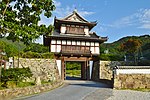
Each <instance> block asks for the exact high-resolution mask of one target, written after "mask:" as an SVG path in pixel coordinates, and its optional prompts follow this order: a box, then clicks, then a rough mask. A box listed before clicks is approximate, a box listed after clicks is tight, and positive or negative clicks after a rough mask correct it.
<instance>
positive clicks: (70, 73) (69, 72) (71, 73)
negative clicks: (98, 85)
mask: <svg viewBox="0 0 150 100" xmlns="http://www.w3.org/2000/svg"><path fill="white" fill-rule="evenodd" d="M66 75H67V76H71V77H73V76H75V77H80V76H81V70H66Z"/></svg>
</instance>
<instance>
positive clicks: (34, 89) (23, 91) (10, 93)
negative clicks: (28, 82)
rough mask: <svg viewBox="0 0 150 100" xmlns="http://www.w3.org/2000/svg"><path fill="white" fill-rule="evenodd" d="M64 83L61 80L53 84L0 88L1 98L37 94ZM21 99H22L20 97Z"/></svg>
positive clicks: (8, 98)
mask: <svg viewBox="0 0 150 100" xmlns="http://www.w3.org/2000/svg"><path fill="white" fill-rule="evenodd" d="M60 85H62V82H61V81H57V82H53V83H52V84H50V83H49V84H43V85H39V86H29V87H23V88H14V89H5V90H0V100H10V99H12V98H15V97H21V96H26V95H31V94H37V93H41V92H44V91H48V90H51V89H54V88H57V87H58V86H60ZM20 100H21V99H20Z"/></svg>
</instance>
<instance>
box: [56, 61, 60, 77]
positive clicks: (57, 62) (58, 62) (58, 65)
mask: <svg viewBox="0 0 150 100" xmlns="http://www.w3.org/2000/svg"><path fill="white" fill-rule="evenodd" d="M56 64H57V67H58V71H59V75H60V77H61V60H56Z"/></svg>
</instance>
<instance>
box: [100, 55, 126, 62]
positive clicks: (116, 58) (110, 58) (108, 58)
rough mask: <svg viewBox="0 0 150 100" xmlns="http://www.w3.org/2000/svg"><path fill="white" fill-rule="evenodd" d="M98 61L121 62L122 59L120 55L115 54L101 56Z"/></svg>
mask: <svg viewBox="0 0 150 100" xmlns="http://www.w3.org/2000/svg"><path fill="white" fill-rule="evenodd" d="M99 58H100V60H106V61H123V60H124V57H123V56H122V55H117V54H101V55H100V56H99Z"/></svg>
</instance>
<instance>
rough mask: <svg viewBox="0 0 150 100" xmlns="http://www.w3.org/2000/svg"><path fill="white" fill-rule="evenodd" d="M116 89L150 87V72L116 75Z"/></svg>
mask: <svg viewBox="0 0 150 100" xmlns="http://www.w3.org/2000/svg"><path fill="white" fill-rule="evenodd" d="M114 88H116V89H121V88H123V89H137V88H149V89H150V74H119V75H116V76H115V77H114Z"/></svg>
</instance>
